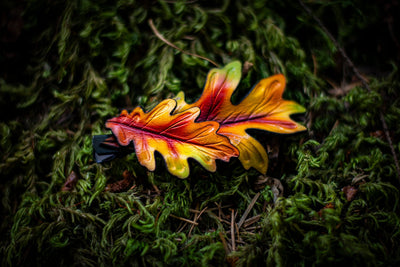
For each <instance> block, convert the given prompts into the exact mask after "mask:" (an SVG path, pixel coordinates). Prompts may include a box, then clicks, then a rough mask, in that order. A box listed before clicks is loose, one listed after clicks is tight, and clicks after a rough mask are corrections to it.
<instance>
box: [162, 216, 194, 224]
mask: <svg viewBox="0 0 400 267" xmlns="http://www.w3.org/2000/svg"><path fill="white" fill-rule="evenodd" d="M169 216H171V217H172V218H175V219H178V220H181V221H184V222H187V223H191V224H194V225H199V224H198V223H197V222H194V221H191V220H189V219H186V218H182V217H179V216H176V215H174V214H170V215H169Z"/></svg>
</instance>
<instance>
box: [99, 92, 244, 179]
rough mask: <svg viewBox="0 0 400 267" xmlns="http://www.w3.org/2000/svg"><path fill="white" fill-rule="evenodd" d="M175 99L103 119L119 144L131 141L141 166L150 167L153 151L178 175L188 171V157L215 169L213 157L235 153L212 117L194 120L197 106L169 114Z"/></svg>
mask: <svg viewBox="0 0 400 267" xmlns="http://www.w3.org/2000/svg"><path fill="white" fill-rule="evenodd" d="M175 107H176V101H175V100H173V99H167V100H164V101H162V102H161V103H159V104H158V105H157V106H156V107H155V108H154V109H153V110H151V111H150V112H148V113H145V112H143V110H142V109H141V108H140V107H137V108H135V109H134V110H133V111H132V112H131V113H130V114H129V113H128V112H127V111H126V110H124V111H122V113H121V115H120V116H119V117H115V118H112V119H110V120H108V121H107V123H106V127H107V128H110V129H111V130H112V132H113V134H114V136H115V137H116V140H117V141H118V143H119V145H121V146H128V145H130V144H131V143H133V144H134V147H135V152H136V156H137V158H138V160H139V162H140V164H142V165H143V166H145V167H147V169H148V170H150V171H154V170H155V167H156V162H155V157H154V152H155V151H158V152H159V153H160V154H161V155H162V156H163V158H164V160H165V162H166V165H167V168H168V170H169V172H170V173H171V174H173V175H175V176H177V177H179V178H186V177H187V176H188V175H189V165H188V162H187V159H188V158H193V159H195V160H197V161H198V162H199V163H200V164H201V165H202V166H203V167H204V168H205V169H207V170H208V171H211V172H213V171H215V170H216V163H215V160H216V159H220V160H223V161H229V159H230V158H231V157H237V156H238V155H239V152H238V150H237V149H236V147H235V146H233V145H232V144H231V143H230V142H229V140H228V138H226V137H225V136H222V135H219V134H217V130H218V128H219V124H218V123H217V122H214V121H207V122H195V119H196V118H197V117H198V116H199V114H200V109H199V108H197V107H191V108H188V109H185V110H184V111H182V112H179V113H174V114H172V115H171V113H172V112H173V110H174V109H175Z"/></svg>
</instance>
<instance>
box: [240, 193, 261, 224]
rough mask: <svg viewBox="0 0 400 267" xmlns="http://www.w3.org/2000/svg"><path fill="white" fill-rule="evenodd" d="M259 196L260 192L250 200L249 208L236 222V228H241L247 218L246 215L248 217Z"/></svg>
mask: <svg viewBox="0 0 400 267" xmlns="http://www.w3.org/2000/svg"><path fill="white" fill-rule="evenodd" d="M259 196H260V192H258V193H257V194H256V195H255V196H254V197H253V199H252V200H251V202H250V204H249V206H248V207H247V209H246V211H245V212H244V214H243V216H242V218H240V221H239V222H238V228H239V229H240V227H242V225H243V223H244V221H245V220H246V218H247V215H249V213H250V211H251V209H252V208H253V206H254V204H256V202H257V199H258V197H259Z"/></svg>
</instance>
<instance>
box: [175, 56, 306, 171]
mask: <svg viewBox="0 0 400 267" xmlns="http://www.w3.org/2000/svg"><path fill="white" fill-rule="evenodd" d="M240 78H241V63H240V62H238V61H235V62H232V63H230V64H228V65H226V66H225V67H224V68H222V69H212V70H211V71H210V72H209V74H208V76H207V81H206V85H205V87H204V91H203V94H202V96H201V97H200V99H199V100H197V101H196V102H195V103H193V104H187V103H186V102H185V100H184V94H183V92H181V93H179V94H178V95H177V97H176V100H177V103H178V105H177V108H176V110H175V112H176V113H178V112H182V111H185V110H187V109H190V108H192V107H199V108H200V110H201V112H200V116H199V117H198V118H197V120H196V121H198V122H203V121H210V120H211V121H216V122H218V123H219V124H220V129H219V130H218V133H219V134H222V135H225V136H227V137H228V138H229V140H230V141H231V143H232V144H233V145H235V146H236V147H237V148H238V150H239V152H240V155H239V160H240V161H241V162H242V164H243V166H244V168H245V169H249V168H250V167H254V168H255V169H257V170H258V171H260V172H261V173H263V174H265V173H266V171H267V168H268V155H267V153H266V151H265V149H264V148H263V146H262V145H261V144H260V143H259V142H258V141H257V140H255V139H254V138H253V137H251V136H250V135H249V134H247V133H246V129H260V130H265V131H270V132H276V133H294V132H298V131H303V130H305V129H306V128H305V127H304V126H302V125H300V124H298V123H296V122H295V121H293V120H292V119H290V115H291V114H295V113H302V112H305V109H304V107H302V106H301V105H299V104H297V103H296V102H294V101H288V100H284V99H283V98H282V94H283V91H284V89H285V85H286V81H285V77H284V76H283V75H281V74H278V75H274V76H272V77H269V78H266V79H263V80H261V81H260V82H259V83H258V84H257V85H256V86H255V87H254V88H253V90H252V91H251V92H250V93H249V94H248V95H247V97H246V98H245V99H243V100H242V101H241V102H240V103H239V104H238V105H233V104H232V103H231V97H232V94H233V92H234V90H235V89H236V87H237V85H238V83H239V81H240Z"/></svg>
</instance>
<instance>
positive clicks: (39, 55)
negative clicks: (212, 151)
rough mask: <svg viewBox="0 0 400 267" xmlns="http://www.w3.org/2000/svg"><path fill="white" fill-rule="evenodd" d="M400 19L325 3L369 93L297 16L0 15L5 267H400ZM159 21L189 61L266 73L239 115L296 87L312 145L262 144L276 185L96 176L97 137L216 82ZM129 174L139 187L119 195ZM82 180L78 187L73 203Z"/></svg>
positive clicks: (288, 10)
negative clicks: (266, 86)
mask: <svg viewBox="0 0 400 267" xmlns="http://www.w3.org/2000/svg"><path fill="white" fill-rule="evenodd" d="M392 4H393V6H390V5H392ZM392 4H390V3H388V4H387V5H386V6H381V5H379V3H371V5H365V4H364V2H363V1H336V2H335V3H331V2H330V1H318V2H315V3H314V2H313V3H310V7H311V8H312V9H313V10H314V12H315V13H316V14H317V15H318V16H319V17H320V18H322V20H323V21H324V22H325V23H326V25H327V27H328V28H329V29H330V30H331V31H332V34H333V35H334V36H335V37H336V38H337V39H338V40H339V42H340V43H341V44H342V45H343V46H344V47H345V48H346V50H347V52H348V55H349V56H350V57H351V58H352V59H353V60H354V63H355V64H356V65H357V66H358V67H359V68H360V70H362V72H363V73H364V74H365V75H367V76H368V79H369V81H370V87H371V92H368V91H366V90H365V89H364V88H362V87H361V85H360V84H359V83H357V82H358V81H357V80H356V79H355V77H354V74H353V73H352V71H351V69H349V68H348V67H347V66H346V64H345V63H344V61H343V59H342V58H341V56H340V54H338V51H337V48H336V47H335V46H334V45H333V44H332V43H331V41H330V40H329V38H327V35H326V32H324V31H323V30H322V29H321V28H320V27H319V26H318V25H317V24H316V23H315V22H314V21H313V20H312V18H311V17H310V16H309V15H308V14H307V12H305V11H304V10H303V9H302V8H301V6H300V5H298V4H297V3H295V4H287V3H286V4H282V3H281V2H280V1H269V2H268V3H265V1H261V0H260V1H228V0H226V1H221V2H220V1H217V2H213V3H203V2H199V1H163V0H160V1H156V2H149V1H133V0H121V1H117V2H114V1H89V0H81V1H51V2H48V1H41V0H34V1H29V2H24V1H20V2H18V1H15V2H2V3H1V4H0V10H2V11H1V12H2V18H4V19H3V20H2V22H1V23H2V24H1V30H2V31H1V33H0V47H1V48H0V53H1V55H0V93H1V98H0V105H1V106H2V107H3V112H2V113H1V114H0V117H1V120H0V132H1V135H0V147H1V151H2V155H1V162H0V180H1V185H0V190H1V204H0V207H1V215H2V220H1V227H0V232H1V236H2V237H3V238H2V239H1V240H0V252H1V257H0V258H1V261H2V264H3V265H5V266H7V265H28V264H29V265H49V264H53V263H56V264H57V265H65V266H70V265H89V266H97V265H106V266H108V265H160V266H161V265H162V266H164V265H171V266H176V265H196V266H197V265H198V266H208V265H218V266H220V265H229V264H236V265H256V264H260V265H265V264H268V265H271V266H275V265H311V264H314V265H334V264H336V263H340V264H342V263H347V264H351V265H361V264H366V265H372V266H376V265H389V266H396V265H398V264H399V263H400V249H399V248H400V217H399V214H400V208H399V203H398V202H399V197H400V196H399V194H400V192H399V184H398V182H397V178H396V176H397V171H396V167H395V162H394V160H393V156H392V154H391V150H390V147H389V145H388V143H387V141H386V139H385V135H384V129H383V128H382V125H381V123H380V118H379V116H380V115H379V112H380V111H382V112H383V114H384V118H385V120H386V122H387V124H388V128H389V134H390V136H391V138H392V141H393V146H394V149H395V151H396V153H398V152H399V150H400V140H399V136H400V134H399V131H400V129H399V127H397V126H398V121H399V120H400V109H399V101H400V96H399V91H400V79H399V74H398V70H397V67H398V65H399V64H398V63H399V61H400V54H399V53H400V52H399V49H398V46H397V45H398V39H396V38H397V37H396V36H395V35H393V34H392V33H393V32H396V29H397V30H398V29H399V24H400V23H399V19H398V18H397V16H395V14H398V12H397V11H398V8H399V7H398V6H395V5H394V2H393V3H392ZM5 10H6V11H7V12H6V11H5ZM372 11H373V12H372ZM3 15H4V16H3ZM349 15H351V16H349ZM384 18H391V20H390V19H389V20H384ZM150 19H152V20H153V22H154V25H155V26H156V28H157V29H158V31H159V32H160V33H161V34H162V35H163V36H164V37H165V38H166V39H168V40H169V41H170V42H172V43H173V44H175V45H176V46H177V47H179V48H180V49H183V50H185V51H188V52H190V53H194V54H198V55H201V56H204V57H207V58H209V59H212V60H213V61H215V62H218V63H219V64H221V65H224V64H226V63H229V62H231V61H233V60H241V61H242V62H246V61H247V62H250V63H252V64H253V67H251V68H250V69H249V71H248V73H247V75H246V76H245V77H244V78H243V80H242V82H241V84H240V87H239V93H238V95H237V96H235V97H236V98H240V96H241V94H244V93H245V92H246V91H248V90H249V88H250V87H251V86H252V85H254V84H255V83H256V82H257V80H259V79H260V78H263V77H267V76H269V75H272V74H274V73H278V72H279V73H284V74H285V75H286V76H287V78H288V85H287V89H286V92H285V98H286V99H292V100H295V101H297V102H299V103H301V104H302V105H303V106H305V107H306V108H307V110H308V112H307V113H306V114H305V115H301V116H300V117H299V118H298V119H299V120H303V122H304V123H305V125H307V127H308V132H304V133H300V134H297V135H292V136H280V135H276V134H272V133H259V132H254V133H253V132H251V133H252V134H255V135H257V136H259V137H257V139H258V140H262V142H263V144H264V145H265V146H266V148H267V149H268V151H269V152H270V167H269V171H268V176H269V177H259V174H258V173H257V172H256V171H255V170H249V171H245V170H244V169H243V168H242V167H241V165H240V164H239V162H238V161H237V160H233V161H231V162H230V163H223V162H219V167H218V171H217V172H216V173H209V172H207V171H205V170H203V169H202V168H201V167H199V166H198V165H197V164H193V165H192V166H191V175H190V177H189V178H188V179H186V180H180V179H177V178H175V177H172V176H171V175H169V174H168V173H167V172H166V170H165V167H164V166H163V164H164V163H163V162H162V159H161V158H159V159H158V160H159V162H157V166H158V169H157V170H156V171H155V172H154V173H148V172H146V170H145V169H144V168H143V167H142V166H140V165H139V164H138V163H137V160H136V159H135V155H134V154H131V155H129V156H127V157H125V158H121V159H118V160H114V161H113V162H110V163H107V164H104V165H98V164H96V163H94V161H93V158H92V148H91V136H92V135H95V134H103V133H105V132H106V131H107V130H106V129H105V128H104V122H105V121H106V119H108V118H110V117H112V116H115V115H116V114H118V111H119V110H120V109H122V108H128V109H131V108H132V107H134V106H137V105H141V106H142V107H143V108H145V109H146V110H149V109H150V108H152V107H153V106H155V105H156V104H157V103H158V102H159V101H160V100H162V99H164V98H167V97H172V96H174V95H175V94H176V93H177V92H179V91H180V90H183V91H185V93H186V95H187V96H188V97H189V98H191V99H196V98H197V97H198V96H199V95H200V94H201V92H202V87H203V83H204V82H205V78H206V74H207V72H208V70H209V69H210V68H212V67H213V66H212V65H211V64H210V63H209V62H207V61H205V60H203V59H200V58H196V57H193V56H190V55H187V54H184V53H181V52H180V51H178V50H176V49H174V48H172V47H170V46H168V45H167V44H166V43H165V42H163V41H161V40H160V39H159V38H157V36H156V35H155V34H154V32H153V31H152V30H151V27H150V26H149V23H148V21H149V20H150ZM374 36H380V38H375V37H374ZM366 43H368V45H365V44H366ZM125 170H127V171H129V172H130V173H132V177H133V178H131V179H132V181H130V183H127V184H129V186H125V187H124V188H122V190H119V191H120V192H112V191H107V190H106V187H107V185H109V184H111V183H114V182H117V181H119V180H121V179H122V178H123V177H122V176H123V172H124V171H125ZM72 171H74V173H76V177H77V178H78V180H77V181H76V184H75V186H73V187H72V190H70V191H65V190H64V191H63V190H62V187H63V185H64V183H65V181H66V179H67V177H68V176H69V175H70V174H71V173H72ZM272 177H274V178H277V179H273V178H272ZM70 178H71V177H70ZM71 179H72V178H71ZM107 188H111V187H110V186H108V187H107ZM113 188H115V187H113ZM232 222H234V223H233V224H232ZM235 223H236V225H237V227H236V226H235ZM238 230H239V231H238Z"/></svg>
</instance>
